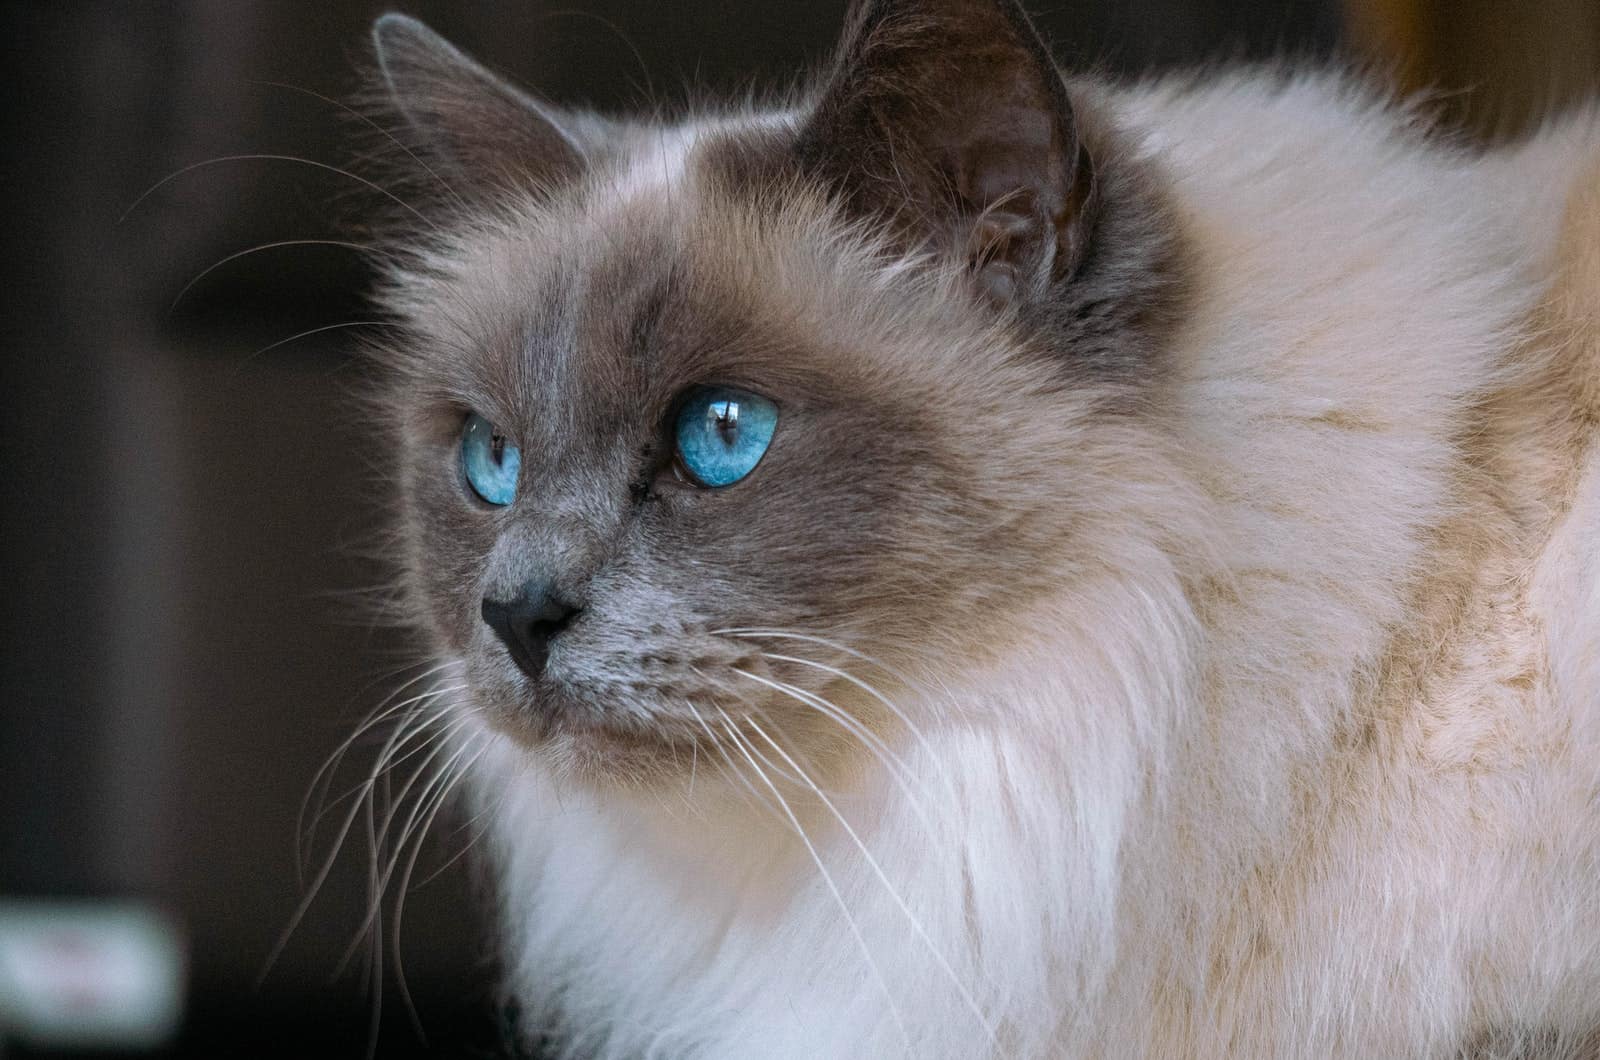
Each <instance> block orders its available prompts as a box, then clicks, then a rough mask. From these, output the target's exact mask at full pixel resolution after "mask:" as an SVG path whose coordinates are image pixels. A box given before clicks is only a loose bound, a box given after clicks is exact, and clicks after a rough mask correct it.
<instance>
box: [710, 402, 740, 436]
mask: <svg viewBox="0 0 1600 1060" xmlns="http://www.w3.org/2000/svg"><path fill="white" fill-rule="evenodd" d="M712 410H713V411H715V412H716V414H717V433H718V434H719V435H721V436H722V444H724V445H727V446H732V445H733V440H734V439H735V438H736V437H738V434H739V403H738V402H737V401H723V402H719V403H718V404H716V405H713V406H712Z"/></svg>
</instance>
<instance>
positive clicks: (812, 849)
mask: <svg viewBox="0 0 1600 1060" xmlns="http://www.w3.org/2000/svg"><path fill="white" fill-rule="evenodd" d="M717 713H718V714H720V715H721V716H722V723H723V726H724V728H726V730H727V733H728V737H729V739H731V740H732V741H733V746H734V747H736V748H738V750H739V753H740V754H742V755H744V757H745V760H746V761H747V762H749V763H750V768H751V769H753V770H754V771H755V774H756V776H757V777H759V778H760V779H761V781H762V783H764V784H766V786H767V787H768V789H770V790H771V792H772V794H773V797H774V798H776V799H777V800H778V805H779V806H781V807H782V808H783V812H784V815H785V816H786V817H788V818H789V824H790V825H792V826H793V827H794V831H795V835H797V836H799V837H800V842H801V843H803V844H805V848H806V851H807V852H808V853H809V854H810V855H811V861H812V863H813V864H815V865H816V866H817V871H818V872H819V873H821V875H822V880H823V882H824V883H825V884H827V887H828V891H829V893H830V894H832V895H833V900H834V902H835V903H836V904H837V905H838V907H839V912H840V913H841V914H842V915H843V916H844V919H845V923H846V924H847V925H849V928H850V933H851V934H852V935H854V936H855V940H856V944H857V945H858V946H859V947H860V948H861V956H862V957H863V958H864V959H865V960H866V962H867V968H868V970H869V971H871V973H872V977H873V979H875V980H877V983H878V986H879V988H880V989H881V990H882V991H883V996H884V999H885V1000H887V1001H888V1002H889V1013H890V1015H891V1016H892V1017H893V1018H894V1022H895V1026H896V1027H898V1028H899V1030H900V1035H901V1037H902V1038H904V1039H905V1043H906V1052H907V1054H908V1055H914V1053H915V1050H914V1049H913V1048H912V1045H911V1034H910V1032H909V1031H907V1030H906V1025H905V1020H904V1019H903V1018H902V1017H901V1015H900V1008H899V1006H898V1005H897V1004H896V1002H895V998H894V992H893V991H891V990H890V989H889V983H888V980H886V979H885V978H884V977H883V972H882V970H881V969H879V967H878V962H877V961H876V960H875V959H874V958H873V956H872V949H871V947H869V946H868V945H867V939H866V936H865V935H863V934H862V932H861V926H860V925H859V924H857V923H856V918H855V917H854V916H852V915H851V913H850V907H849V905H848V904H846V902H845V900H844V895H843V894H842V893H841V892H840V890H839V885H838V884H837V883H835V882H834V879H833V874H832V873H830V872H829V871H828V868H827V866H826V865H824V864H823V863H822V857H821V855H819V854H818V853H817V848H816V846H815V844H813V843H812V842H811V837H810V836H809V835H807V834H806V830H805V828H804V827H802V826H801V824H800V818H799V817H797V816H795V812H794V810H793V809H791V808H790V806H789V803H788V800H786V799H785V798H784V797H783V793H782V792H780V791H779V790H778V786H777V785H776V784H774V783H773V782H772V780H771V779H770V778H769V777H768V776H767V774H766V773H765V772H763V771H762V769H761V767H760V766H759V765H757V764H756V760H755V758H753V757H752V756H751V750H752V749H748V748H747V746H746V741H745V740H744V739H743V738H742V737H741V736H740V735H739V730H738V729H737V728H736V727H735V726H734V724H733V719H731V718H729V717H728V715H727V713H726V712H725V711H723V710H722V709H721V708H720V707H719V708H717ZM768 764H769V765H770V763H768Z"/></svg>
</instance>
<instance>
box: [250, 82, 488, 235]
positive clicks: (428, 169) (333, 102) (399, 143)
mask: <svg viewBox="0 0 1600 1060" xmlns="http://www.w3.org/2000/svg"><path fill="white" fill-rule="evenodd" d="M252 84H257V85H266V86H268V87H269V88H283V89H287V90H289V91H290V92H300V93H302V94H304V95H307V96H310V97H312V98H313V99H320V100H321V101H322V102H324V103H327V104H329V105H330V106H334V107H338V108H339V109H340V110H342V111H344V112H345V113H346V114H348V115H349V116H350V117H352V118H354V119H356V120H357V121H359V122H362V123H363V124H365V125H368V126H370V127H371V128H373V129H376V130H377V131H378V133H379V134H380V135H382V136H384V137H385V138H387V139H388V140H389V141H390V142H391V143H393V144H394V145H395V146H396V147H398V148H400V150H402V151H404V152H405V153H406V155H407V156H408V157H409V158H410V159H411V161H413V162H415V163H416V164H417V165H419V166H421V167H422V170H423V172H425V173H427V174H428V176H430V177H432V178H433V179H434V180H436V181H438V182H439V186H440V187H442V188H443V189H444V190H445V191H447V192H449V193H450V197H451V198H452V199H454V200H455V201H456V205H457V206H459V207H461V208H462V209H463V210H465V209H466V208H467V202H466V200H465V199H463V198H462V197H461V194H460V193H459V192H457V191H456V189H455V187H454V186H453V185H452V184H451V183H450V182H449V181H448V180H445V179H444V178H443V177H441V176H440V175H439V174H438V172H437V171H436V170H435V169H434V168H433V167H432V166H430V165H428V163H427V162H425V161H423V159H422V158H420V157H418V155H417V153H416V152H415V151H413V150H411V148H409V147H407V146H406V144H405V141H403V140H401V139H400V138H399V137H398V136H396V135H395V134H394V133H392V132H390V131H389V130H388V129H385V128H384V127H383V126H381V125H379V124H378V123H377V122H375V121H373V120H372V119H371V118H369V117H367V116H366V115H365V114H363V113H361V112H360V111H359V110H356V109H355V108H354V107H352V106H350V105H349V104H347V103H341V102H339V101H338V100H337V99H334V98H332V97H331V96H325V95H323V94H322V93H321V92H316V91H313V90H311V89H309V88H303V87H301V86H300V85H291V84H289V83H288V82H285V81H254V82H252Z"/></svg>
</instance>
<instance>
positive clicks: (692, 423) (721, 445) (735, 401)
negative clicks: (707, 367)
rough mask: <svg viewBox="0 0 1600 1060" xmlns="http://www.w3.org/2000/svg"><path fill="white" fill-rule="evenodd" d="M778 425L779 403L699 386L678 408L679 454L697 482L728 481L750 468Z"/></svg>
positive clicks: (742, 392) (741, 392) (721, 483)
mask: <svg viewBox="0 0 1600 1060" xmlns="http://www.w3.org/2000/svg"><path fill="white" fill-rule="evenodd" d="M777 429H778V406H776V405H774V404H773V403H772V402H770V401H768V400H767V399H766V398H764V397H760V396H758V395H756V394H752V393H750V392H749V391H745V390H733V389H730V388H728V387H720V386H708V387H701V388H700V389H698V390H695V391H694V392H693V393H691V394H690V395H689V398H688V400H687V401H685V402H684V403H683V409H682V410H681V411H680V412H679V413H678V427H677V434H678V459H679V460H680V461H682V463H683V466H684V469H685V470H687V471H688V472H689V474H690V475H693V476H694V479H695V481H696V482H699V483H700V484H701V485H702V486H712V487H717V486H731V485H733V484H734V483H735V482H738V481H739V480H740V479H742V478H744V477H745V476H746V475H748V474H750V472H752V471H754V470H755V467H756V465H757V464H759V463H760V462H761V457H762V455H763V454H765V453H766V451H767V446H769V445H771V444H772V432H773V431H775V430H777Z"/></svg>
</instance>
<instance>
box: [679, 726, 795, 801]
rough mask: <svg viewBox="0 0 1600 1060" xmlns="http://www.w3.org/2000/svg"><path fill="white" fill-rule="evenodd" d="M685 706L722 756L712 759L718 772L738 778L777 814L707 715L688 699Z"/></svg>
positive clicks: (752, 793)
mask: <svg viewBox="0 0 1600 1060" xmlns="http://www.w3.org/2000/svg"><path fill="white" fill-rule="evenodd" d="M684 706H686V707H688V708H689V713H691V714H693V715H694V720H695V721H697V722H699V723H700V727H701V728H702V729H704V730H705V731H706V737H707V738H708V739H709V740H710V741H711V749H712V750H714V751H716V752H717V753H718V754H719V755H720V756H721V757H722V762H721V763H719V762H717V761H716V760H715V759H713V760H712V764H713V765H715V766H716V767H717V770H718V772H720V773H721V774H722V775H723V776H724V777H725V778H727V779H728V780H730V781H731V780H737V781H738V782H739V784H740V785H742V786H743V787H744V789H745V790H746V791H748V792H749V793H750V795H751V797H752V798H754V799H755V801H756V803H758V804H760V805H761V806H763V807H765V808H766V809H767V810H768V811H769V812H771V813H773V814H776V813H777V812H778V809H777V807H776V806H774V805H772V803H771V802H769V801H768V800H767V799H766V798H765V797H764V796H763V795H762V794H761V793H760V792H759V791H757V790H756V789H755V787H754V785H752V784H751V783H750V779H749V778H748V777H746V776H745V775H744V773H743V772H742V771H741V770H739V769H738V768H737V767H735V765H734V763H733V759H732V758H731V757H730V756H729V754H728V749H727V747H726V746H724V744H725V741H724V740H722V739H721V738H719V737H718V736H717V734H716V733H714V732H712V731H711V726H710V725H708V724H706V719H705V715H703V714H701V713H700V711H699V709H698V708H697V707H696V706H695V705H694V704H693V703H691V702H689V701H687V700H685V701H684ZM724 764H725V765H726V768H724Z"/></svg>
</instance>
